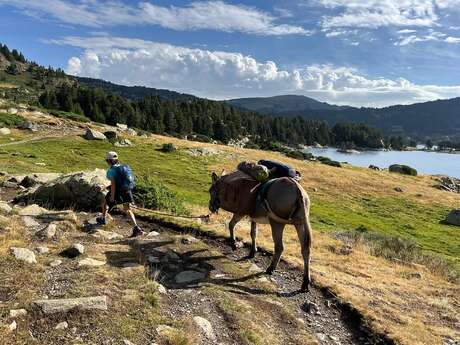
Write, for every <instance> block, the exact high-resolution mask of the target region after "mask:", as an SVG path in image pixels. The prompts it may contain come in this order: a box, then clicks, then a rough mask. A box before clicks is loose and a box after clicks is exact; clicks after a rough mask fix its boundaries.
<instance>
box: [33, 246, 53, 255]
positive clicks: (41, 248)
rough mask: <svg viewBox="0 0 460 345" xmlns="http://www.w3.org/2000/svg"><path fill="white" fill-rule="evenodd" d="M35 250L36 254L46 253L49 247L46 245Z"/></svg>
mask: <svg viewBox="0 0 460 345" xmlns="http://www.w3.org/2000/svg"><path fill="white" fill-rule="evenodd" d="M36 251H37V253H38V254H46V253H49V251H50V250H49V248H48V247H37V248H36Z"/></svg>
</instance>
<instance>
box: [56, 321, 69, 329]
mask: <svg viewBox="0 0 460 345" xmlns="http://www.w3.org/2000/svg"><path fill="white" fill-rule="evenodd" d="M68 327H69V324H68V323H67V321H62V322H59V323H58V324H57V325H56V327H54V329H59V330H62V329H67V328H68Z"/></svg>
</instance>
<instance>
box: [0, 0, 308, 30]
mask: <svg viewBox="0 0 460 345" xmlns="http://www.w3.org/2000/svg"><path fill="white" fill-rule="evenodd" d="M0 5H7V6H12V7H15V8H18V9H20V10H22V12H23V13H24V14H26V15H30V16H34V17H42V18H49V17H51V18H54V19H55V20H58V21H60V22H62V23H66V24H73V25H83V26H88V27H96V28H99V27H105V26H116V25H158V26H161V27H164V28H168V29H173V30H202V29H209V30H218V31H224V32H244V33H248V34H256V35H290V34H300V35H309V34H311V32H310V31H308V30H306V29H304V28H303V27H301V26H295V25H289V24H278V23H277V22H278V19H279V18H277V17H276V16H274V15H272V14H270V13H267V12H264V11H261V10H258V9H256V8H254V7H248V6H243V5H232V4H228V3H225V2H224V1H194V2H192V3H190V4H189V5H188V6H185V7H176V6H159V5H155V4H153V3H150V2H139V3H137V4H135V5H134V4H133V5H127V4H126V3H123V2H121V1H111V0H79V1H76V2H71V1H64V0H40V1H30V0H0Z"/></svg>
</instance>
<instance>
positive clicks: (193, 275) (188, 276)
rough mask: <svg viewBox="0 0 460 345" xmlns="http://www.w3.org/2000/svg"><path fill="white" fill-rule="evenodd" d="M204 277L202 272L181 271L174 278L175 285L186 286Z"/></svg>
mask: <svg viewBox="0 0 460 345" xmlns="http://www.w3.org/2000/svg"><path fill="white" fill-rule="evenodd" d="M205 277H206V275H205V274H204V273H203V272H198V271H182V272H180V273H179V274H177V275H176V276H175V277H174V280H175V282H176V283H177V284H186V283H191V282H196V281H197V280H202V279H204V278H205Z"/></svg>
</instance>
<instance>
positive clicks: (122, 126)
mask: <svg viewBox="0 0 460 345" xmlns="http://www.w3.org/2000/svg"><path fill="white" fill-rule="evenodd" d="M117 127H118V128H120V129H121V130H123V131H126V130H127V129H128V125H125V124H124V123H117Z"/></svg>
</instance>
